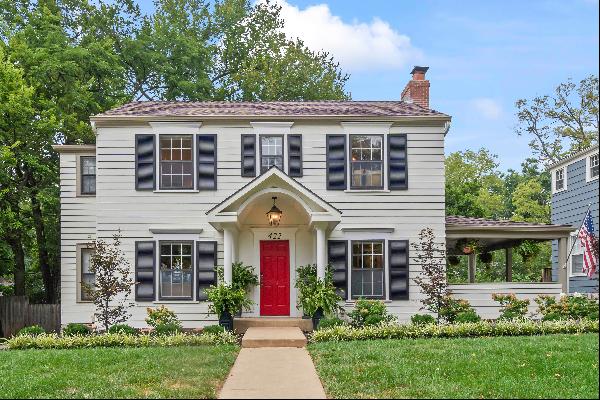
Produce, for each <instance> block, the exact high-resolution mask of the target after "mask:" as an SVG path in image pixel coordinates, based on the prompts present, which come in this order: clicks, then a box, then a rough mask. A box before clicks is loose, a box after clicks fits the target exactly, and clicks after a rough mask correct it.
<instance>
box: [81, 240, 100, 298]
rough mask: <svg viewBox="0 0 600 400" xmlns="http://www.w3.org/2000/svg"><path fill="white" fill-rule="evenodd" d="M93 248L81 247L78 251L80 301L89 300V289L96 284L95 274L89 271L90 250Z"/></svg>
mask: <svg viewBox="0 0 600 400" xmlns="http://www.w3.org/2000/svg"><path fill="white" fill-rule="evenodd" d="M93 251H94V250H93V249H90V248H82V249H81V252H80V255H79V256H80V257H81V260H80V262H81V268H80V273H81V276H80V279H81V281H80V282H81V295H80V299H81V301H91V300H92V298H91V296H90V291H91V290H93V288H94V285H95V284H96V275H95V274H94V273H93V272H91V271H90V266H91V258H92V252H93Z"/></svg>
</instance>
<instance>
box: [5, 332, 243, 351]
mask: <svg viewBox="0 0 600 400" xmlns="http://www.w3.org/2000/svg"><path fill="white" fill-rule="evenodd" d="M237 343H238V339H237V337H236V336H235V335H234V334H233V333H231V332H221V333H218V334H213V333H203V334H199V335H193V334H185V333H176V334H173V335H163V336H156V335H138V336H134V335H128V334H124V333H105V334H101V335H91V336H82V335H77V336H58V335H57V334H54V333H51V334H41V335H38V336H31V335H24V336H15V337H13V338H11V339H8V340H7V341H6V343H5V344H6V345H7V346H8V348H9V349H10V350H22V349H80V348H92V347H175V346H204V345H219V344H237Z"/></svg>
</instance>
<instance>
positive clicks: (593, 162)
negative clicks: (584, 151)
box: [589, 154, 598, 179]
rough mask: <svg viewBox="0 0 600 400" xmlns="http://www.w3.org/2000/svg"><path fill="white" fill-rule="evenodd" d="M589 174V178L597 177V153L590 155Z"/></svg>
mask: <svg viewBox="0 0 600 400" xmlns="http://www.w3.org/2000/svg"><path fill="white" fill-rule="evenodd" d="M589 176H590V179H596V178H598V154H593V155H591V156H590V160H589Z"/></svg>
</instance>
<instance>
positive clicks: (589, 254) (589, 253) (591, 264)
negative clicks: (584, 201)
mask: <svg viewBox="0 0 600 400" xmlns="http://www.w3.org/2000/svg"><path fill="white" fill-rule="evenodd" d="M579 240H580V241H581V247H583V272H584V273H585V274H586V275H587V276H588V277H589V278H592V277H593V276H594V274H595V273H596V269H597V267H598V253H597V249H595V248H594V247H595V246H597V245H598V244H597V243H598V242H597V239H596V237H595V236H594V221H593V219H592V213H591V212H590V211H589V210H588V212H587V215H586V216H585V219H584V220H583V224H582V225H581V229H579Z"/></svg>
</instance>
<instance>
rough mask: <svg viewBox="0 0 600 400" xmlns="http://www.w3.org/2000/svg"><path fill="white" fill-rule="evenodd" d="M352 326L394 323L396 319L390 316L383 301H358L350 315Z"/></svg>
mask: <svg viewBox="0 0 600 400" xmlns="http://www.w3.org/2000/svg"><path fill="white" fill-rule="evenodd" d="M348 316H349V317H350V324H351V325H352V326H354V327H361V326H368V325H377V324H380V323H382V322H392V321H393V319H394V317H392V316H391V315H388V313H387V307H386V306H385V304H384V302H383V301H381V300H366V299H358V300H357V301H356V304H355V305H354V309H353V310H352V311H350V313H348Z"/></svg>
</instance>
